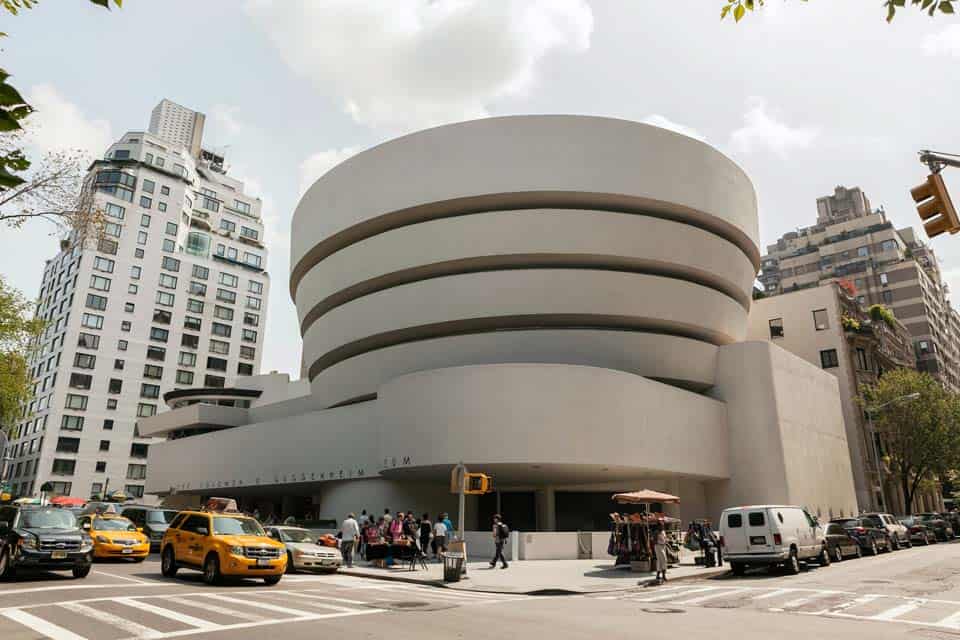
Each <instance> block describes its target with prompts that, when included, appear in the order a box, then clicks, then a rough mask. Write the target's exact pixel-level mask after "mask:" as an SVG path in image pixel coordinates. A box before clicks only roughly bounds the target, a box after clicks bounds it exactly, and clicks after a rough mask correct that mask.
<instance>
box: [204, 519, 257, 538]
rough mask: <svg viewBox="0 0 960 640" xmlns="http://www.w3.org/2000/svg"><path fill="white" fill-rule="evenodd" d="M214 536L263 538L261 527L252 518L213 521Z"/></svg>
mask: <svg viewBox="0 0 960 640" xmlns="http://www.w3.org/2000/svg"><path fill="white" fill-rule="evenodd" d="M213 533H214V535H227V536H263V535H266V534H265V533H264V532H263V527H261V526H260V523H259V522H257V521H256V520H254V519H253V518H225V517H222V516H221V517H215V518H214V519H213Z"/></svg>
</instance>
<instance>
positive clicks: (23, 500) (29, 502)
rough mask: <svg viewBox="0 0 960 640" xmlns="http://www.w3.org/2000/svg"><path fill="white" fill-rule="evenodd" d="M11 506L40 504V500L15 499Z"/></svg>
mask: <svg viewBox="0 0 960 640" xmlns="http://www.w3.org/2000/svg"><path fill="white" fill-rule="evenodd" d="M13 504H40V498H17V499H16V500H14V501H13Z"/></svg>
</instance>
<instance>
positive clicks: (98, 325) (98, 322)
mask: <svg viewBox="0 0 960 640" xmlns="http://www.w3.org/2000/svg"><path fill="white" fill-rule="evenodd" d="M80 324H82V325H83V326H84V327H86V328H88V329H102V328H103V316H98V315H96V314H95V313H85V314H83V317H82V318H81V320H80Z"/></svg>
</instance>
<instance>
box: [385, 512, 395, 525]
mask: <svg viewBox="0 0 960 640" xmlns="http://www.w3.org/2000/svg"><path fill="white" fill-rule="evenodd" d="M391 520H393V516H392V515H390V509H384V510H383V521H384V522H385V523H386V524H387V526H388V527H389V526H390V521H391Z"/></svg>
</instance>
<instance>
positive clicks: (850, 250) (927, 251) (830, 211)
mask: <svg viewBox="0 0 960 640" xmlns="http://www.w3.org/2000/svg"><path fill="white" fill-rule="evenodd" d="M817 209H818V220H819V222H818V224H816V225H814V226H811V227H805V228H802V229H798V230H797V231H791V232H789V233H786V234H784V235H783V236H782V237H781V238H780V239H779V240H777V242H776V243H775V244H772V245H769V246H768V247H767V253H766V255H764V256H763V257H762V259H761V273H760V276H759V278H760V281H761V282H762V283H763V286H764V293H765V294H766V295H768V296H769V295H777V294H781V293H786V292H790V291H797V290H800V289H804V288H807V287H815V286H818V285H819V284H821V283H822V282H825V281H830V280H842V281H847V282H849V283H850V284H851V285H852V287H853V289H854V290H855V295H856V297H857V300H858V301H859V302H860V303H861V304H862V305H864V306H865V307H869V306H870V305H873V304H882V305H884V306H885V307H887V308H889V309H890V310H891V311H893V313H894V315H896V317H897V319H898V320H899V321H900V322H902V323H903V325H904V326H905V327H906V328H907V330H908V331H910V334H911V336H912V337H913V344H914V351H915V356H916V360H917V363H916V364H917V368H918V369H919V370H921V371H926V372H928V373H930V374H932V375H934V376H935V377H936V378H938V379H939V380H940V381H941V382H942V383H943V384H944V385H945V386H946V387H947V388H948V389H951V390H953V391H958V390H960V351H958V340H960V333H958V329H960V319H958V317H957V312H956V311H954V310H953V308H952V307H951V305H950V300H949V297H948V294H949V291H948V288H947V286H946V283H945V282H944V281H943V279H942V277H941V274H940V267H939V264H938V263H937V258H936V255H935V254H934V252H933V250H932V249H931V248H930V247H928V246H927V245H926V244H924V243H923V242H922V241H921V240H920V239H919V238H918V237H917V235H916V234H915V233H914V230H913V229H911V228H906V229H895V228H894V227H893V224H891V223H890V222H889V221H888V220H887V218H886V214H885V213H884V212H883V211H871V210H869V200H867V198H866V196H865V195H864V194H863V192H862V191H861V190H860V189H859V188H853V189H844V188H843V187H838V188H837V190H836V191H835V194H834V196H827V197H824V198H819V199H818V200H817Z"/></svg>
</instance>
